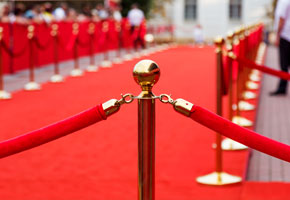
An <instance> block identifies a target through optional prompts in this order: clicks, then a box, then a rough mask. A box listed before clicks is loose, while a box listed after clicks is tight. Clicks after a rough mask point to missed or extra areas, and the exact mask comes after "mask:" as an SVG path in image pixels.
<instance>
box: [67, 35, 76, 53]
mask: <svg viewBox="0 0 290 200" xmlns="http://www.w3.org/2000/svg"><path fill="white" fill-rule="evenodd" d="M77 37H78V35H74V34H72V35H71V37H70V40H69V42H68V44H67V46H66V47H65V49H66V50H67V51H71V50H72V48H73V47H74V45H75V42H76V41H77Z"/></svg>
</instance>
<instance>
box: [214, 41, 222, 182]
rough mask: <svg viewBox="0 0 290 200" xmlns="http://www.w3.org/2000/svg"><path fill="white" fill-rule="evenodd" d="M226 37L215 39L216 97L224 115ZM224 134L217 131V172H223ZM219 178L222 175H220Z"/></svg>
mask: <svg viewBox="0 0 290 200" xmlns="http://www.w3.org/2000/svg"><path fill="white" fill-rule="evenodd" d="M223 44H224V39H223V38H221V37H219V38H217V39H216V40H215V45H216V56H217V99H216V101H217V102H216V104H217V105H216V109H217V110H216V112H217V114H218V115H220V116H222V76H223V55H222V47H223ZM221 143H222V136H221V134H219V133H216V172H217V173H221V172H222V170H223V169H222V147H221ZM218 178H219V179H220V178H221V177H218Z"/></svg>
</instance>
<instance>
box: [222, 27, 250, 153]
mask: <svg viewBox="0 0 290 200" xmlns="http://www.w3.org/2000/svg"><path fill="white" fill-rule="evenodd" d="M234 36H235V34H234V33H233V32H230V33H229V34H228V35H227V45H226V47H227V53H228V54H229V57H228V67H229V69H228V70H229V91H228V94H229V95H228V102H229V103H228V105H229V106H228V109H229V120H232V121H233V120H234V117H233V116H234V114H233V59H232V58H231V56H232V55H233V44H234ZM246 148H247V147H246V146H245V145H243V144H241V143H239V142H236V141H234V140H232V139H229V138H225V139H224V140H223V141H222V149H223V150H228V151H232V150H243V149H246Z"/></svg>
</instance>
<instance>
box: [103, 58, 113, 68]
mask: <svg viewBox="0 0 290 200" xmlns="http://www.w3.org/2000/svg"><path fill="white" fill-rule="evenodd" d="M101 67H103V68H110V67H112V62H111V61H109V60H103V61H102V62H101Z"/></svg>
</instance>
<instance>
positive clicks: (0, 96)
mask: <svg viewBox="0 0 290 200" xmlns="http://www.w3.org/2000/svg"><path fill="white" fill-rule="evenodd" d="M2 39H3V28H2V27H0V100H4V99H11V94H10V93H8V92H6V91H5V90H4V77H3V76H4V72H3V63H2V62H3V60H2V42H3V41H2Z"/></svg>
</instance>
